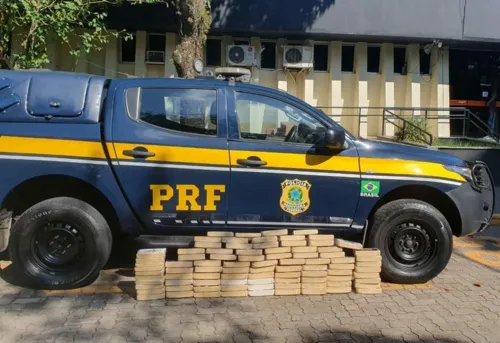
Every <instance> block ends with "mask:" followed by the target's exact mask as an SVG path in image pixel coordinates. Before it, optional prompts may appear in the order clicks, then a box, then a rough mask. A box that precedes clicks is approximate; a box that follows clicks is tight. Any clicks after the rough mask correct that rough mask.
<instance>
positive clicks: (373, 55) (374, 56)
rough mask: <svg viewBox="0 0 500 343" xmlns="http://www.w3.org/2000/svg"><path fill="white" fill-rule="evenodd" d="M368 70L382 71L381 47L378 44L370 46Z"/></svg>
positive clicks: (372, 71)
mask: <svg viewBox="0 0 500 343" xmlns="http://www.w3.org/2000/svg"><path fill="white" fill-rule="evenodd" d="M368 72H369V73H379V72H380V47H378V46H369V47H368Z"/></svg>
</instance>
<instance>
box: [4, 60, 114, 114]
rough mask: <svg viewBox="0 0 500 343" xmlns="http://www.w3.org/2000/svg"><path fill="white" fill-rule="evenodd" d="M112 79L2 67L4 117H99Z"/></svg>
mask: <svg viewBox="0 0 500 343" xmlns="http://www.w3.org/2000/svg"><path fill="white" fill-rule="evenodd" d="M107 83H108V79H106V78H105V77H101V76H94V75H87V74H77V73H65V72H53V71H43V70H29V71H22V72H19V71H10V70H0V121H16V122H19V121H22V122H37V121H47V120H49V119H50V121H55V122H68V121H71V122H72V123H74V122H81V123H92V122H98V121H99V115H100V113H101V107H102V103H103V100H104V98H105V92H106V85H107Z"/></svg>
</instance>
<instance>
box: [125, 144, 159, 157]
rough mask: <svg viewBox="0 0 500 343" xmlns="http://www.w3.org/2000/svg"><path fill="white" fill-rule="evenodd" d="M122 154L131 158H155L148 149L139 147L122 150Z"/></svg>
mask: <svg viewBox="0 0 500 343" xmlns="http://www.w3.org/2000/svg"><path fill="white" fill-rule="evenodd" d="M123 154H124V155H125V156H129V157H133V158H148V157H153V156H156V154H155V153H154V152H150V151H148V149H146V148H144V147H142V146H139V147H137V148H134V149H133V150H123Z"/></svg>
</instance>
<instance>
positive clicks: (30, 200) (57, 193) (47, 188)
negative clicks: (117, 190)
mask: <svg viewBox="0 0 500 343" xmlns="http://www.w3.org/2000/svg"><path fill="white" fill-rule="evenodd" d="M63 196H64V197H71V198H76V199H79V200H82V201H85V202H87V203H88V204H90V205H91V206H92V207H94V208H95V209H96V210H97V211H99V212H100V213H101V214H102V215H103V217H104V218H105V219H106V221H107V222H108V225H109V226H110V228H111V231H112V233H113V234H117V233H119V230H120V222H119V219H118V215H117V212H116V210H115V208H114V207H113V205H112V203H111V202H110V201H109V199H108V198H107V197H106V196H105V195H104V194H103V193H102V192H101V191H100V190H99V189H97V188H96V187H95V186H94V185H92V184H90V183H88V182H86V181H84V180H81V179H79V178H76V177H73V176H67V175H43V176H37V177H34V178H31V179H27V180H25V181H23V182H21V183H20V184H18V185H17V186H16V187H14V188H13V189H12V190H11V191H10V192H9V193H8V194H7V196H6V197H5V198H4V200H3V201H2V204H1V206H0V208H7V209H9V210H10V211H12V212H13V216H14V218H15V217H16V216H19V215H21V214H22V213H23V212H24V211H26V210H27V209H28V208H30V207H31V206H33V205H35V204H37V203H39V202H41V201H44V200H47V199H51V198H56V197H63Z"/></svg>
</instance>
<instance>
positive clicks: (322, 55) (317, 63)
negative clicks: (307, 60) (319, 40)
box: [314, 44, 328, 71]
mask: <svg viewBox="0 0 500 343" xmlns="http://www.w3.org/2000/svg"><path fill="white" fill-rule="evenodd" d="M314 70H315V71H328V45H326V44H321V45H319V44H317V45H315V46H314Z"/></svg>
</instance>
